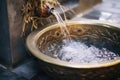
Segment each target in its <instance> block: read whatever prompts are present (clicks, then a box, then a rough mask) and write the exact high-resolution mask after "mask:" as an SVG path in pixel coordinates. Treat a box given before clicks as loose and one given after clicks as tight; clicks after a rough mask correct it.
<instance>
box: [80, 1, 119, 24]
mask: <svg viewBox="0 0 120 80" xmlns="http://www.w3.org/2000/svg"><path fill="white" fill-rule="evenodd" d="M119 3H120V0H103V2H102V3H101V4H99V5H97V6H95V7H94V8H92V9H91V10H90V11H89V12H87V13H85V14H84V15H83V16H82V17H81V18H86V19H95V20H101V21H108V22H112V23H117V24H120V15H119V14H120V4H119Z"/></svg>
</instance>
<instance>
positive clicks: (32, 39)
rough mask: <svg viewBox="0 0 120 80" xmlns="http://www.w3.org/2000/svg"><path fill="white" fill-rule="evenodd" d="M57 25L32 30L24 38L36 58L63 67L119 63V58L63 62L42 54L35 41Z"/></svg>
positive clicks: (85, 66) (98, 66)
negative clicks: (99, 61)
mask: <svg viewBox="0 0 120 80" xmlns="http://www.w3.org/2000/svg"><path fill="white" fill-rule="evenodd" d="M67 23H69V24H83V23H81V22H79V21H72V22H67ZM86 24H93V23H86ZM100 24H101V23H100ZM57 25H58V24H54V25H51V26H49V27H47V28H45V29H43V30H42V31H38V32H33V33H31V34H30V35H29V36H28V38H27V40H26V45H27V48H28V49H29V50H30V51H31V53H32V54H33V55H34V56H36V57H37V58H38V59H40V60H42V61H44V62H47V63H50V64H54V65H59V66H64V67H70V68H101V67H108V66H113V65H117V64H119V63H120V59H117V60H110V61H106V62H102V63H99V64H98V63H82V64H81V63H69V62H65V61H61V60H56V59H54V58H51V57H49V56H47V55H45V54H42V53H41V52H40V51H39V50H38V48H37V47H36V42H37V40H38V38H39V37H40V36H41V35H42V34H43V33H44V32H46V31H48V30H51V29H54V28H56V26H57ZM94 25H97V24H95V23H94ZM106 27H108V26H106ZM33 36H34V37H33Z"/></svg>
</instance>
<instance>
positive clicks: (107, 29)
mask: <svg viewBox="0 0 120 80" xmlns="http://www.w3.org/2000/svg"><path fill="white" fill-rule="evenodd" d="M26 42H27V48H28V49H29V50H30V52H31V53H32V54H33V55H34V56H35V57H37V59H38V60H39V64H40V68H41V69H42V70H44V71H45V72H46V73H47V74H48V75H49V76H51V77H52V78H53V79H56V80H93V79H94V80H114V78H116V77H118V76H119V75H120V28H118V27H117V26H116V25H114V24H112V25H111V24H106V23H99V22H94V23H91V21H89V22H80V21H68V22H66V26H65V25H63V24H61V23H57V24H54V25H51V26H48V27H46V28H45V29H43V30H38V31H34V32H32V33H31V34H30V35H29V36H28V38H27V41H26Z"/></svg>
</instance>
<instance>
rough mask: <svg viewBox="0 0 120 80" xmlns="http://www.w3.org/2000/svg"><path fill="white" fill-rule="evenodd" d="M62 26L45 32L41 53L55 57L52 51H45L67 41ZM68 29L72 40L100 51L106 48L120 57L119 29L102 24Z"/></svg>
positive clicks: (68, 25)
mask: <svg viewBox="0 0 120 80" xmlns="http://www.w3.org/2000/svg"><path fill="white" fill-rule="evenodd" d="M60 26H61V25H60ZM60 26H58V25H57V26H56V27H54V29H51V30H49V31H47V32H44V33H43V34H42V35H41V36H40V37H39V39H38V40H37V47H38V48H39V50H40V52H42V53H44V54H46V55H48V56H50V57H53V52H52V51H49V52H44V51H45V50H46V49H48V47H49V46H50V45H53V44H55V45H56V48H58V46H57V45H61V44H62V40H64V39H67V37H66V36H65V35H64V33H62V32H61V29H60ZM61 27H63V26H61ZM67 28H68V31H69V33H70V37H71V39H72V40H75V41H80V42H82V43H84V44H86V45H87V46H91V45H93V46H95V47H97V48H99V49H102V48H106V49H108V50H109V51H112V52H114V53H115V54H117V55H119V56H120V29H119V28H116V27H114V26H110V25H102V24H67ZM58 54H59V52H58ZM53 58H54V57H53Z"/></svg>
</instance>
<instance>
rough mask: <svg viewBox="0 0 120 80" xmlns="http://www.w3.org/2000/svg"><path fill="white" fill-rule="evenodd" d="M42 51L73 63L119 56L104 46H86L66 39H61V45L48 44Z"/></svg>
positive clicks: (98, 60)
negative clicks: (100, 47)
mask: <svg viewBox="0 0 120 80" xmlns="http://www.w3.org/2000/svg"><path fill="white" fill-rule="evenodd" d="M43 53H45V54H47V55H48V54H49V56H51V57H54V58H56V59H59V60H63V61H67V62H74V63H93V62H94V63H97V62H103V61H108V60H113V59H118V58H119V55H117V54H115V53H113V52H111V51H109V50H107V49H106V48H102V49H99V48H96V47H95V46H93V45H91V46H90V47H88V46H87V45H85V44H84V43H81V42H80V41H79V42H77V41H74V40H72V42H71V43H69V41H68V40H63V42H62V43H61V45H58V44H53V45H50V46H49V48H47V49H46V50H45V51H44V52H43Z"/></svg>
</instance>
